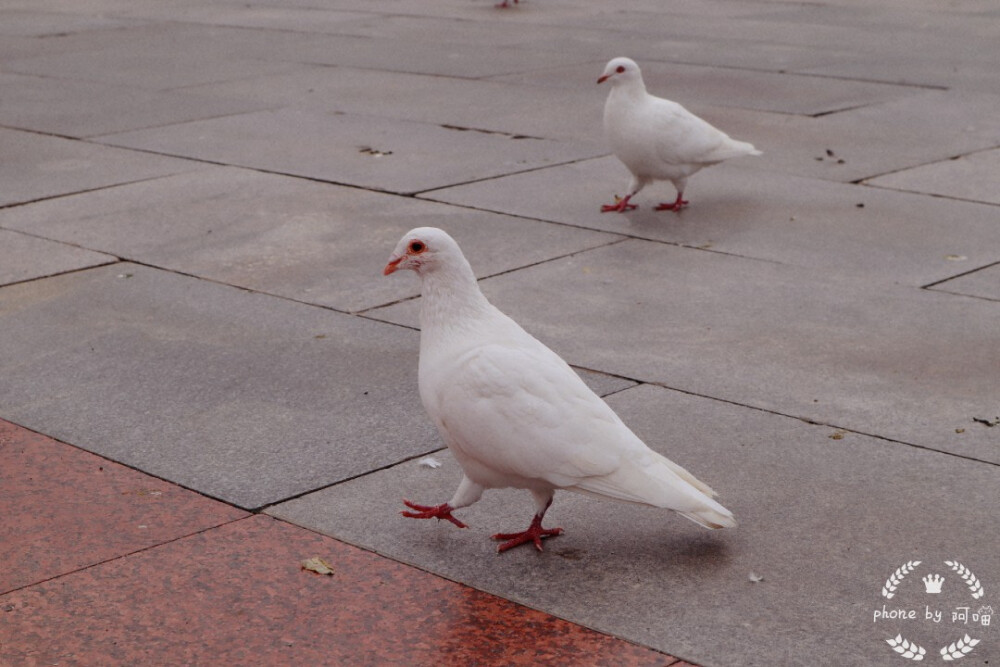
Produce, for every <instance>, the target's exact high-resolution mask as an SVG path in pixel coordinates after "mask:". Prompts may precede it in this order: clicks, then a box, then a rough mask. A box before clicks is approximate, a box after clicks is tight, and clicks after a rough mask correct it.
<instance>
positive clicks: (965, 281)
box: [931, 264, 1000, 301]
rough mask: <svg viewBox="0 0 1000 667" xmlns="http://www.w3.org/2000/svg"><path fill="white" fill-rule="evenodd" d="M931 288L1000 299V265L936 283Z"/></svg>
mask: <svg viewBox="0 0 1000 667" xmlns="http://www.w3.org/2000/svg"><path fill="white" fill-rule="evenodd" d="M931 289H934V290H938V291H941V292H949V293H951V294H964V295H966V296H977V297H980V298H983V299H993V300H994V301H1000V266H998V265H996V264H994V265H992V266H987V267H984V268H981V269H979V270H976V271H970V272H969V273H964V274H962V275H960V276H958V277H957V278H953V279H951V280H946V281H944V282H941V283H938V284H936V285H934V286H933V287H932V288H931Z"/></svg>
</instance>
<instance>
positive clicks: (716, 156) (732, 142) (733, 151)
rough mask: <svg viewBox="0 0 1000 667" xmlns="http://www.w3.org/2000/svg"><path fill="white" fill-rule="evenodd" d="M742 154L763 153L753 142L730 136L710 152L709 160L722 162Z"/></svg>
mask: <svg viewBox="0 0 1000 667" xmlns="http://www.w3.org/2000/svg"><path fill="white" fill-rule="evenodd" d="M744 155H763V153H761V152H760V151H759V150H757V148H756V147H754V145H753V144H751V143H748V142H746V141H740V140H739V139H733V138H732V137H726V140H725V141H724V142H722V144H720V145H719V146H718V147H717V148H716V149H715V150H713V151H712V153H711V154H710V159H709V160H707V161H709V162H722V161H723V160H731V159H732V158H736V157H742V156H744Z"/></svg>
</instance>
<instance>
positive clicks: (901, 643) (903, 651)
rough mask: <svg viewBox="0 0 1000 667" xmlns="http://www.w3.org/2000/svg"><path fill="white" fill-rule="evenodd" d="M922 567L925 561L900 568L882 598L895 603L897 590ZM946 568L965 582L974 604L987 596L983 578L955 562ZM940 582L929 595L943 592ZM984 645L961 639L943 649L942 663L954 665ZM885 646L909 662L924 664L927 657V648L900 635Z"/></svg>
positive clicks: (889, 582)
mask: <svg viewBox="0 0 1000 667" xmlns="http://www.w3.org/2000/svg"><path fill="white" fill-rule="evenodd" d="M920 563H921V561H919V560H911V561H907V562H905V563H903V564H902V565H900V566H899V567H898V568H896V571H895V572H893V573H892V574H891V575H889V578H888V579H886V580H885V585H884V586H882V597H884V598H885V599H887V600H891V599H892V598H893V596H895V595H896V589H898V588H899V585H900V584H901V583H902V582H903V579H905V578H906V576H907V575H909V574H911V573H912V572H913V571H914V570H916V569H917V567H918V566H919V565H920ZM944 564H945V565H947V566H948V567H949V568H951V570H952V571H953V572H955V573H956V574H957V575H958V576H959V577H960V578H961V579H962V581H963V582H964V583H965V585H966V587H967V588H968V589H969V593H970V594H971V595H972V599H973V600H979V599H980V598H982V597H983V595H985V594H986V591H985V590H984V589H983V585H982V583H980V581H979V578H978V577H976V575H975V574H973V573H972V571H971V570H970V569H969V568H967V567H966V566H965V565H962V564H961V563H959V562H958V561H954V560H946V561H945V562H944ZM925 579H926V577H925ZM939 580H940V577H939V578H938V580H935V583H936V588H937V591H932V590H931V588H932V587H931V586H929V585H928V588H927V590H928V592H940V581H939ZM925 583H926V581H925ZM980 641H982V640H980V639H973V638H972V637H970V636H969V635H968V634H967V633H966V635H965V636H964V637H962V638H961V639H958V640H956V641H953V642H952V643H950V644H947V645H945V646H943V647H942V648H941V650H940V651H938V653H939V654H940V655H941V659H942V660H944V661H946V662H952V661H954V660H958V659H960V658H964V657H965V656H967V655H969V654H970V653H971V652H972V650H973V649H974V648H975V647H976V645H977V644H978V643H979V642H980ZM885 642H886V643H887V644H888V645H889V646H891V647H892V650H893V651H895V652H896V653H897V654H899V656H900V657H902V658H906V659H907V660H913V661H920V660H923V659H924V656H926V655H927V650H926V649H925V648H924V647H923V646H920V645H919V644H917V643H916V642H914V641H911V640H909V639H906V638H904V637H903V636H902V634H897V635H896V636H895V637H894V638H892V639H886V640H885Z"/></svg>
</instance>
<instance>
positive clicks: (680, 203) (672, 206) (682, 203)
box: [655, 194, 690, 211]
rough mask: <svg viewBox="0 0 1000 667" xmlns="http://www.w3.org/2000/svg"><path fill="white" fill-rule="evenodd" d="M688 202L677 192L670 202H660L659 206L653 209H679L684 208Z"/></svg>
mask: <svg viewBox="0 0 1000 667" xmlns="http://www.w3.org/2000/svg"><path fill="white" fill-rule="evenodd" d="M689 203H690V202H689V201H688V200H686V199H683V198H682V197H681V196H680V195H679V194H678V195H677V199H675V200H674V202H673V203H672V204H668V203H663V204H660V205H659V206H657V207H656V209H655V210H657V211H679V210H681V209H682V208H684V207H685V206H687V205H688V204H689Z"/></svg>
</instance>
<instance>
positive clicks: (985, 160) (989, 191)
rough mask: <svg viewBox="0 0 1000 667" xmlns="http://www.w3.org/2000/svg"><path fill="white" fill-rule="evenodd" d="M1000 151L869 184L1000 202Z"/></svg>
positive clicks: (966, 156) (928, 166)
mask: <svg viewBox="0 0 1000 667" xmlns="http://www.w3.org/2000/svg"><path fill="white" fill-rule="evenodd" d="M998 175H1000V150H989V151H982V152H979V153H972V154H970V155H963V156H961V157H958V158H956V159H952V160H945V161H942V162H935V163H933V164H927V165H923V166H921V167H914V168H913V169H907V170H905V171H899V172H896V173H894V174H886V175H885V176H880V177H878V178H875V179H872V180H871V181H869V184H870V185H876V186H878V187H883V188H892V189H894V190H908V191H910V192H925V193H927V194H933V195H940V196H942V197H954V198H956V199H968V200H970V201H978V202H987V203H990V204H1000V188H998V186H997V176H998Z"/></svg>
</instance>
